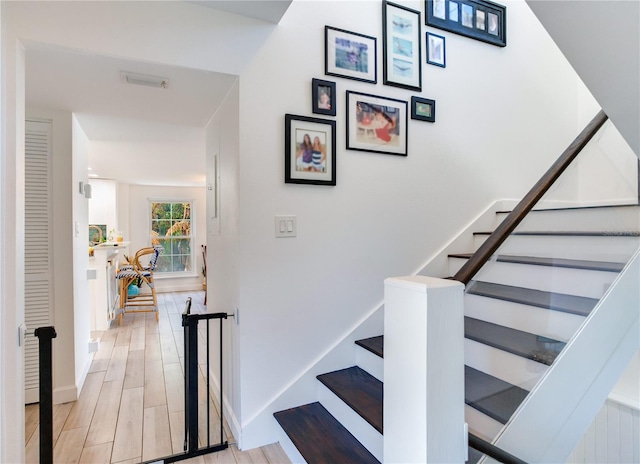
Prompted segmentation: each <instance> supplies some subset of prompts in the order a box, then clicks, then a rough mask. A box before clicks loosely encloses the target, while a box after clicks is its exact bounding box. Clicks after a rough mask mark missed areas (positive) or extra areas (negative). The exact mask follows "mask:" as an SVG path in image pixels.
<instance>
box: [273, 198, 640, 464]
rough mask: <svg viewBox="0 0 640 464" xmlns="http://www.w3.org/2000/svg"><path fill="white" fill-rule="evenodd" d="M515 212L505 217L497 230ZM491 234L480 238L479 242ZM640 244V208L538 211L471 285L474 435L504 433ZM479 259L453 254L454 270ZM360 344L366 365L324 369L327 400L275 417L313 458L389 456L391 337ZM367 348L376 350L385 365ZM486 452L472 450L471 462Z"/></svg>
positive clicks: (468, 390) (468, 386)
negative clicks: (386, 368) (386, 403)
mask: <svg viewBox="0 0 640 464" xmlns="http://www.w3.org/2000/svg"><path fill="white" fill-rule="evenodd" d="M507 213H508V212H506V211H505V212H498V213H497V218H496V226H497V225H498V224H499V223H500V222H501V221H502V219H503V218H504V216H505V215H506V214H507ZM489 233H490V232H484V231H479V232H477V233H476V234H474V237H475V242H476V247H477V246H479V245H480V244H481V243H482V241H483V240H484V239H485V238H486V237H487V236H488V235H489ZM639 244H640V207H639V206H638V205H629V206H610V207H591V208H565V209H555V210H536V211H532V212H531V213H530V214H529V216H528V217H527V219H526V220H525V222H523V224H522V225H521V226H520V227H519V229H518V230H517V231H516V232H515V233H514V234H512V236H511V237H510V239H509V240H507V242H505V244H504V245H503V246H502V247H501V249H500V250H499V252H498V253H497V254H496V255H495V256H494V257H493V259H492V260H491V261H489V262H488V263H487V264H486V265H485V266H484V267H483V268H482V269H481V271H480V272H479V273H478V274H477V275H476V276H475V278H474V280H473V281H472V282H470V283H469V285H468V286H467V291H466V294H465V301H464V304H465V364H466V365H465V403H466V421H467V423H468V424H469V431H470V432H471V433H473V434H475V435H477V436H479V437H481V438H484V439H485V440H487V441H489V442H491V441H493V440H494V439H495V438H496V437H497V436H498V434H499V433H500V431H501V430H502V428H503V427H504V425H505V424H507V422H508V421H509V419H510V418H511V416H512V415H513V414H514V412H515V411H516V410H517V408H518V407H519V406H520V404H521V403H522V401H523V400H524V399H525V397H526V396H527V394H528V393H529V391H530V390H531V389H532V388H533V387H534V386H535V384H536V383H537V382H538V381H539V380H540V379H541V378H542V377H543V375H544V373H545V371H546V370H547V368H548V366H550V365H551V364H552V363H553V362H554V360H555V359H556V357H557V356H558V355H559V354H560V352H561V351H562V349H563V348H564V346H565V345H566V343H567V342H568V341H569V340H570V339H571V338H572V337H573V336H574V334H575V333H576V331H577V330H578V329H579V327H580V325H581V324H582V322H583V321H584V320H585V318H586V317H587V316H588V315H589V313H590V311H591V310H592V309H593V308H594V307H595V306H596V304H597V303H598V301H599V299H600V298H601V297H602V296H603V295H604V294H605V292H606V291H607V289H608V288H609V286H611V285H612V283H613V282H614V280H615V279H616V277H617V275H618V274H619V273H620V271H621V270H622V269H623V267H624V266H625V264H626V262H627V261H628V260H629V258H630V257H631V256H632V255H633V253H634V252H635V251H636V250H637V249H638V246H639ZM470 256H471V254H468V253H467V254H464V253H463V254H452V255H450V256H449V266H450V269H449V271H450V275H454V274H455V272H456V271H457V270H458V269H459V268H460V266H462V264H463V263H464V262H465V260H467V259H469V258H470ZM356 344H357V345H358V349H359V350H360V352H359V353H358V356H357V359H358V363H359V364H363V365H365V364H366V366H365V368H364V369H363V368H362V367H363V366H360V367H358V366H353V367H349V368H347V369H342V370H338V371H335V372H330V373H327V374H323V375H319V376H318V377H317V379H318V381H319V385H318V388H319V392H318V400H319V402H316V403H312V404H308V405H304V406H300V407H297V408H293V409H289V410H286V411H280V412H277V413H275V414H274V416H275V418H276V419H277V421H278V422H279V423H280V425H281V426H282V428H283V429H284V431H285V432H286V434H287V435H288V437H289V438H290V440H291V442H292V443H293V444H294V445H295V447H296V448H297V451H299V453H300V455H301V458H303V459H304V460H306V462H309V463H320V462H323V463H325V462H326V463H329V462H331V463H343V462H344V463H359V462H363V463H369V462H379V461H381V460H382V432H383V430H382V396H383V395H382V390H383V387H382V380H383V379H382V376H381V373H382V372H383V369H382V368H381V365H382V356H383V338H382V336H379V337H374V338H371V339H366V340H360V341H358V342H356ZM364 353H368V354H369V355H371V353H373V354H375V355H376V356H375V357H377V359H378V365H376V363H375V361H371V360H370V359H367V357H366V355H365V354H364ZM360 361H362V363H361V362H360ZM368 371H369V372H368ZM370 372H371V373H373V374H374V375H371V373H370ZM375 376H377V377H378V378H376V377H375ZM285 448H286V446H285ZM481 456H482V455H481V454H480V453H477V452H475V450H472V449H470V452H469V461H468V462H474V463H475V462H477V461H478V460H479V459H480V457H481ZM294 461H296V462H297V460H296V459H295V458H294Z"/></svg>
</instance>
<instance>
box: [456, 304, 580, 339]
mask: <svg viewBox="0 0 640 464" xmlns="http://www.w3.org/2000/svg"><path fill="white" fill-rule="evenodd" d="M464 312H465V316H468V317H472V318H474V319H480V320H482V321H486V322H491V323H493V324H498V325H502V326H505V327H509V328H511V329H516V330H522V331H524V332H530V333H534V334H536V335H542V336H544V337H548V338H553V339H554V340H558V341H561V342H567V341H569V340H570V339H571V337H573V335H574V334H575V333H576V331H577V330H578V329H579V328H580V325H581V324H582V323H583V322H584V319H585V318H584V317H583V316H578V315H576V314H569V313H565V312H562V311H554V310H548V309H545V308H539V307H537V306H530V305H526V304H521V303H514V302H511V301H505V300H500V299H497V298H488V297H484V296H480V295H473V294H470V293H465V295H464Z"/></svg>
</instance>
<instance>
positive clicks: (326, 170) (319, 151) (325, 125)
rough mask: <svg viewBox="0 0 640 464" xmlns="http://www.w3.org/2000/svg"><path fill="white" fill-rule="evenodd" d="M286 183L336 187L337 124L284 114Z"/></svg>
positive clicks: (330, 121) (326, 120)
mask: <svg viewBox="0 0 640 464" xmlns="http://www.w3.org/2000/svg"><path fill="white" fill-rule="evenodd" d="M284 143H285V150H284V182H285V183H286V184H313V185H336V122H335V121H333V120H329V119H320V118H311V117H308V116H296V115H293V114H285V116H284Z"/></svg>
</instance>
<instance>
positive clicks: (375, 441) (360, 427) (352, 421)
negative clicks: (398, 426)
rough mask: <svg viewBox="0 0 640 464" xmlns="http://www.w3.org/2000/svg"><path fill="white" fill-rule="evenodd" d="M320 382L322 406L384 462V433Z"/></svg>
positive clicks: (319, 393)
mask: <svg viewBox="0 0 640 464" xmlns="http://www.w3.org/2000/svg"><path fill="white" fill-rule="evenodd" d="M318 384H319V385H318V401H320V403H321V404H322V406H324V407H325V409H326V410H327V411H329V413H330V414H331V415H332V416H333V417H335V418H336V419H337V420H338V422H340V423H341V424H342V425H343V426H344V427H345V428H346V429H347V430H348V431H349V432H351V435H353V436H354V437H355V438H356V440H358V441H359V442H360V443H362V445H363V446H364V447H365V448H367V449H368V450H369V452H370V453H371V454H373V455H374V456H375V457H376V459H377V460H379V461H381V462H382V458H383V445H384V442H383V438H382V434H381V433H380V432H378V431H377V430H376V429H374V428H373V427H372V426H371V425H370V424H369V423H368V422H367V421H365V420H364V419H363V418H362V417H361V416H360V415H359V414H358V413H357V412H355V411H354V410H353V409H351V408H350V407H349V406H348V405H347V404H346V403H345V402H344V401H342V400H341V399H340V398H338V397H337V396H336V395H335V394H334V393H333V392H332V391H331V390H329V389H328V388H327V387H325V386H324V385H323V384H322V383H321V382H318Z"/></svg>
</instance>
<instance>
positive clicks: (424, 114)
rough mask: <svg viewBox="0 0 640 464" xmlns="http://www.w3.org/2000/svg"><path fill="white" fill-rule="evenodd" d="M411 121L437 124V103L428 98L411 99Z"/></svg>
mask: <svg viewBox="0 0 640 464" xmlns="http://www.w3.org/2000/svg"><path fill="white" fill-rule="evenodd" d="M411 119H417V120H419V121H427V122H436V101H435V100H429V99H428V98H420V97H411Z"/></svg>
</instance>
